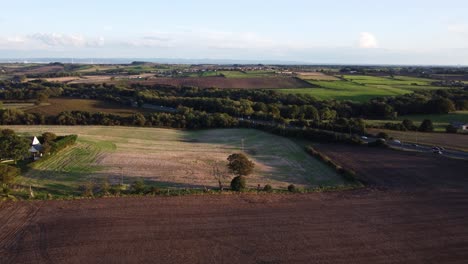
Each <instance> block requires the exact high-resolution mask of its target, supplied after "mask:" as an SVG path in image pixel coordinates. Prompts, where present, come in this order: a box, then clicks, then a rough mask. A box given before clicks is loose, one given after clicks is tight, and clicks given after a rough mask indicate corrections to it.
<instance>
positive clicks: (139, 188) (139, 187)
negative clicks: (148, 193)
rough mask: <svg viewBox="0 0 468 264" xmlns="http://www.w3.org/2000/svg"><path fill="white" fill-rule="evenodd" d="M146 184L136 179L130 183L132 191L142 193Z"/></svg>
mask: <svg viewBox="0 0 468 264" xmlns="http://www.w3.org/2000/svg"><path fill="white" fill-rule="evenodd" d="M145 189H146V185H145V182H143V180H136V181H134V182H133V184H132V192H133V193H135V194H142V193H144V192H145Z"/></svg>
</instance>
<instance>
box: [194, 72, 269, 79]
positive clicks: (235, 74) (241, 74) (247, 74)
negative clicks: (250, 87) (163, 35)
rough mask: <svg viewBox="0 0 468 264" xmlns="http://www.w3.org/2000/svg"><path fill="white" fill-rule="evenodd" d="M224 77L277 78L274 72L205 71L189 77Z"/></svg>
mask: <svg viewBox="0 0 468 264" xmlns="http://www.w3.org/2000/svg"><path fill="white" fill-rule="evenodd" d="M216 76H224V77H225V78H262V77H265V78H268V77H275V76H277V75H276V73H275V72H273V71H245V72H244V71H204V72H197V73H190V74H188V75H187V77H216Z"/></svg>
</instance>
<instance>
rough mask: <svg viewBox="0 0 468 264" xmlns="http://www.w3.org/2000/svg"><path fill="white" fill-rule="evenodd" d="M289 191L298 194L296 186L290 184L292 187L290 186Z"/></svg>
mask: <svg viewBox="0 0 468 264" xmlns="http://www.w3.org/2000/svg"><path fill="white" fill-rule="evenodd" d="M288 191H290V192H292V193H294V192H297V188H296V185H294V184H290V185H289V186H288Z"/></svg>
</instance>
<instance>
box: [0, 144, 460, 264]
mask: <svg viewBox="0 0 468 264" xmlns="http://www.w3.org/2000/svg"><path fill="white" fill-rule="evenodd" d="M316 148H318V149H320V150H321V151H322V152H325V153H326V154H327V155H328V156H330V157H332V158H333V159H334V160H336V161H338V162H339V163H341V164H345V165H348V166H350V167H352V168H354V169H355V170H356V172H357V173H358V175H360V176H361V179H363V180H366V181H367V182H368V184H369V185H370V186H371V187H369V188H366V189H360V190H352V191H341V192H323V193H311V194H291V195H285V194H281V195H278V194H239V195H196V196H183V197H132V198H105V199H104V198H103V199H92V200H89V199H83V200H73V201H35V202H30V201H25V202H15V203H13V202H9V203H8V202H4V203H0V245H2V247H0V256H1V257H2V259H1V260H2V263H6V264H10V263H11V264H13V263H64V262H67V263H93V262H96V260H97V259H98V260H99V261H101V262H103V263H151V262H154V261H155V259H157V261H158V262H162V263H314V262H317V263H432V262H434V263H464V262H465V260H466V259H468V244H467V242H466V238H467V237H468V225H467V224H466V222H467V221H466V220H467V217H468V178H467V177H466V176H465V174H464V173H463V171H464V170H466V162H463V161H458V160H451V159H446V158H444V157H438V156H437V157H435V156H430V155H429V156H428V155H418V154H417V153H408V152H400V151H392V150H387V149H378V148H369V147H362V148H360V147H353V146H346V145H337V144H333V145H326V144H323V145H319V146H316Z"/></svg>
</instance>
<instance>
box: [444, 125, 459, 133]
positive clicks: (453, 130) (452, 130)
mask: <svg viewBox="0 0 468 264" xmlns="http://www.w3.org/2000/svg"><path fill="white" fill-rule="evenodd" d="M445 132H447V133H457V132H458V129H457V128H456V127H454V126H452V125H448V126H446V127H445Z"/></svg>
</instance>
